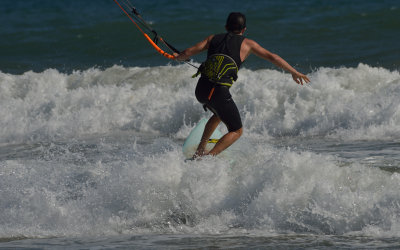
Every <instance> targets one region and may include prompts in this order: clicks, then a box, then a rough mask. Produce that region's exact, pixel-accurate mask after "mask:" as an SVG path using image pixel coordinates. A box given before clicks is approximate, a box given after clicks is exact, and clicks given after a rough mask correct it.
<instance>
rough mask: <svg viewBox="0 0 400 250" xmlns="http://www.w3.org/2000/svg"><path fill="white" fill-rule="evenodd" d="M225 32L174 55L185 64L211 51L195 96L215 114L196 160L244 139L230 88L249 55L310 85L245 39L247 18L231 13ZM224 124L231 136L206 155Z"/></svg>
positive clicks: (282, 62)
mask: <svg viewBox="0 0 400 250" xmlns="http://www.w3.org/2000/svg"><path fill="white" fill-rule="evenodd" d="M225 28H226V30H227V33H224V34H218V35H210V36H209V37H207V38H206V39H204V40H203V41H201V42H199V43H198V44H196V45H194V46H193V47H190V48H187V49H185V50H184V51H183V52H182V53H180V54H179V55H178V54H175V59H176V60H179V61H183V60H187V59H189V58H190V57H191V56H193V55H196V54H198V53H200V52H202V51H204V50H208V53H207V60H206V62H204V63H203V64H202V65H201V66H200V69H199V72H198V73H201V77H200V79H199V81H198V83H197V86H196V92H195V93H196V98H197V100H198V101H199V102H200V103H202V104H203V105H204V107H205V108H208V109H209V110H211V111H212V112H213V113H214V114H213V116H212V117H211V118H210V119H209V120H208V122H207V124H206V127H205V129H204V132H203V136H202V138H201V141H200V144H199V146H198V148H197V151H196V153H195V155H194V156H193V159H195V158H197V157H201V156H203V155H217V154H219V153H220V152H222V151H223V150H225V149H226V148H228V147H229V146H231V145H232V144H233V143H234V142H235V141H236V140H237V139H239V137H240V136H241V135H242V133H243V128H242V121H241V118H240V114H239V111H238V109H237V107H236V104H235V102H234V101H233V100H232V96H231V94H230V93H229V87H230V86H231V85H232V83H233V81H235V80H236V79H237V71H238V70H239V68H240V65H241V64H242V63H243V61H244V60H245V59H246V58H247V57H248V56H249V55H250V54H255V55H257V56H259V57H261V58H263V59H266V60H268V61H270V62H272V63H274V64H275V65H277V66H278V67H280V68H282V69H284V70H286V71H288V72H289V73H291V74H292V78H293V80H294V81H295V82H296V83H297V84H301V85H303V82H304V83H308V82H310V80H309V79H308V77H307V76H306V75H303V74H301V73H299V72H297V71H296V70H295V69H294V68H293V67H292V66H290V65H289V64H288V63H287V62H286V61H285V60H283V59H282V58H281V57H280V56H278V55H276V54H273V53H271V52H269V51H268V50H266V49H264V48H263V47H261V46H260V45H259V44H258V43H256V42H255V41H253V40H251V39H248V38H245V37H244V36H243V33H244V32H245V31H246V17H245V16H244V15H243V14H242V13H239V12H232V13H230V14H229V16H228V19H227V21H226V26H225ZM221 121H222V122H224V123H225V125H226V126H227V128H228V133H227V134H225V135H224V136H223V137H222V138H221V139H220V140H219V141H218V142H217V143H216V145H215V146H214V148H213V149H212V150H210V151H209V152H206V151H205V147H206V144H207V142H208V139H209V138H210V137H211V135H212V133H213V132H214V130H215V129H216V128H217V126H218V124H219V123H220V122H221Z"/></svg>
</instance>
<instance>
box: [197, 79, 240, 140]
mask: <svg viewBox="0 0 400 250" xmlns="http://www.w3.org/2000/svg"><path fill="white" fill-rule="evenodd" d="M214 86H215V90H214V93H213V94H212V96H211V99H210V100H208V97H209V95H210V92H211V89H212V88H213V87H214ZM195 93H196V98H197V100H198V101H199V102H200V103H202V104H203V105H206V106H207V108H208V109H210V110H211V111H212V112H213V113H214V114H215V115H216V116H218V117H219V118H220V119H221V121H222V122H223V123H225V125H226V126H227V128H228V131H229V132H233V131H236V130H238V129H240V128H242V120H241V119H240V114H239V110H238V108H237V107H236V104H235V102H234V101H233V99H232V96H231V93H230V92H229V87H227V86H223V85H215V84H214V83H212V82H210V81H208V80H207V78H205V77H200V79H199V82H198V83H197V86H196V92H195Z"/></svg>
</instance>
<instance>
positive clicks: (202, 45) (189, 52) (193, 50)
mask: <svg viewBox="0 0 400 250" xmlns="http://www.w3.org/2000/svg"><path fill="white" fill-rule="evenodd" d="M213 37H214V35H211V36H209V37H207V38H206V39H204V40H203V41H201V42H199V43H197V44H196V45H194V46H193V47H190V48H187V49H185V50H184V51H182V52H181V53H180V54H179V55H178V54H177V53H174V56H175V59H176V60H178V61H185V60H187V59H189V58H190V57H191V56H194V55H196V54H198V53H200V52H202V51H204V50H206V49H208V47H209V45H210V41H211V39H212V38H213Z"/></svg>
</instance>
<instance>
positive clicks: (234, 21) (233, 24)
mask: <svg viewBox="0 0 400 250" xmlns="http://www.w3.org/2000/svg"><path fill="white" fill-rule="evenodd" d="M244 28H246V17H245V15H243V14H242V13H240V12H231V13H230V14H229V16H228V19H226V29H227V30H228V31H229V32H233V33H240V32H241V31H242V30H243V29H244Z"/></svg>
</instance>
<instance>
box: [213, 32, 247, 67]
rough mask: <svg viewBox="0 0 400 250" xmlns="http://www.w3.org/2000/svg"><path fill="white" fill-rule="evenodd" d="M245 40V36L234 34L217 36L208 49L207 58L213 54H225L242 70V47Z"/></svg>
mask: <svg viewBox="0 0 400 250" xmlns="http://www.w3.org/2000/svg"><path fill="white" fill-rule="evenodd" d="M243 40H244V36H241V35H237V34H234V33H223V34H218V35H215V36H214V37H213V38H212V39H211V42H210V46H209V47H208V53H207V57H210V56H211V55H213V54H225V55H228V56H230V57H232V59H233V60H235V62H236V65H237V66H238V68H240V65H242V61H241V60H240V47H241V45H242V42H243Z"/></svg>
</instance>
